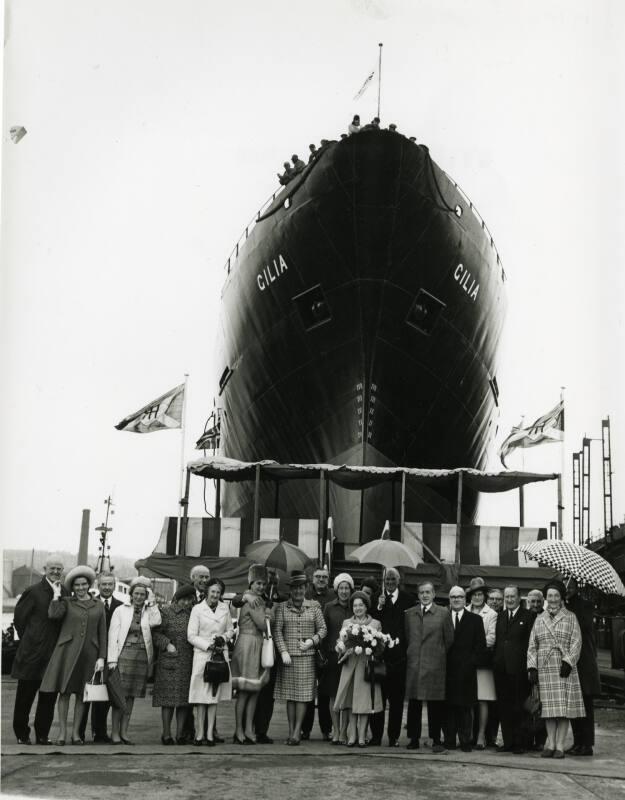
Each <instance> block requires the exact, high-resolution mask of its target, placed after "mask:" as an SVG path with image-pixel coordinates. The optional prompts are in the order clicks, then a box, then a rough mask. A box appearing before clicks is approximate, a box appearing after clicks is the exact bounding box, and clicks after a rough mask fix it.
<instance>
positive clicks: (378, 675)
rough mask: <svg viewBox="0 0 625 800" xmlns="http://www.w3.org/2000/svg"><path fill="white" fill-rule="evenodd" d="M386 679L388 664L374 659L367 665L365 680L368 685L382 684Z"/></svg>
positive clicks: (370, 659) (368, 661)
mask: <svg viewBox="0 0 625 800" xmlns="http://www.w3.org/2000/svg"><path fill="white" fill-rule="evenodd" d="M385 678H386V662H385V661H376V660H374V659H372V658H369V659H367V661H366V663H365V680H366V681H367V682H368V683H381V682H382V681H383V680H384V679H385Z"/></svg>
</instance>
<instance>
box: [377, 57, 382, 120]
mask: <svg viewBox="0 0 625 800" xmlns="http://www.w3.org/2000/svg"><path fill="white" fill-rule="evenodd" d="M378 47H379V48H380V56H379V59H378V119H380V93H381V90H382V47H383V45H382V42H380V43H379V44H378Z"/></svg>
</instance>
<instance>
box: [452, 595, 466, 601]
mask: <svg viewBox="0 0 625 800" xmlns="http://www.w3.org/2000/svg"><path fill="white" fill-rule="evenodd" d="M449 599H450V600H464V595H463V594H450V595H449Z"/></svg>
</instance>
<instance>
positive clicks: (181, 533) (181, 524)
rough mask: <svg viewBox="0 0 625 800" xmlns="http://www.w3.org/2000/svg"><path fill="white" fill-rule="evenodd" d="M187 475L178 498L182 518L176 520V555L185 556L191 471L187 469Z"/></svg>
mask: <svg viewBox="0 0 625 800" xmlns="http://www.w3.org/2000/svg"><path fill="white" fill-rule="evenodd" d="M186 472H187V474H186V477H185V482H184V495H183V496H182V497H181V498H180V510H181V512H182V517H179V519H178V554H179V555H181V556H184V555H186V551H187V527H188V525H189V491H190V489H191V470H190V469H189V468H188V467H187V470H186Z"/></svg>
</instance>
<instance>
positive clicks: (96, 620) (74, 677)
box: [40, 597, 106, 699]
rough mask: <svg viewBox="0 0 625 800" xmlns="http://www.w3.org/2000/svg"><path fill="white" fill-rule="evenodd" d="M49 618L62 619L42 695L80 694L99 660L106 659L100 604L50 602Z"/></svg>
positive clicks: (88, 602) (42, 684) (102, 614)
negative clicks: (57, 693) (44, 693)
mask: <svg viewBox="0 0 625 800" xmlns="http://www.w3.org/2000/svg"><path fill="white" fill-rule="evenodd" d="M48 616H49V617H50V619H53V620H63V622H62V625H61V631H60V633H59V638H58V640H57V643H56V646H55V648H54V651H53V653H52V657H51V658H50V663H49V664H48V666H47V668H46V671H45V673H44V676H43V680H42V682H41V690H40V691H42V692H62V693H65V694H79V695H80V696H81V699H82V693H83V690H84V688H85V683H87V681H89V680H90V679H91V677H92V675H93V672H94V669H95V662H96V660H97V659H98V658H102V659H104V658H106V620H105V617H104V606H103V605H102V603H100V602H98V601H97V600H94V599H93V598H92V597H88V598H87V599H86V600H78V599H76V598H75V597H72V598H67V597H66V598H63V599H61V600H52V601H51V603H50V607H49V610H48Z"/></svg>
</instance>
